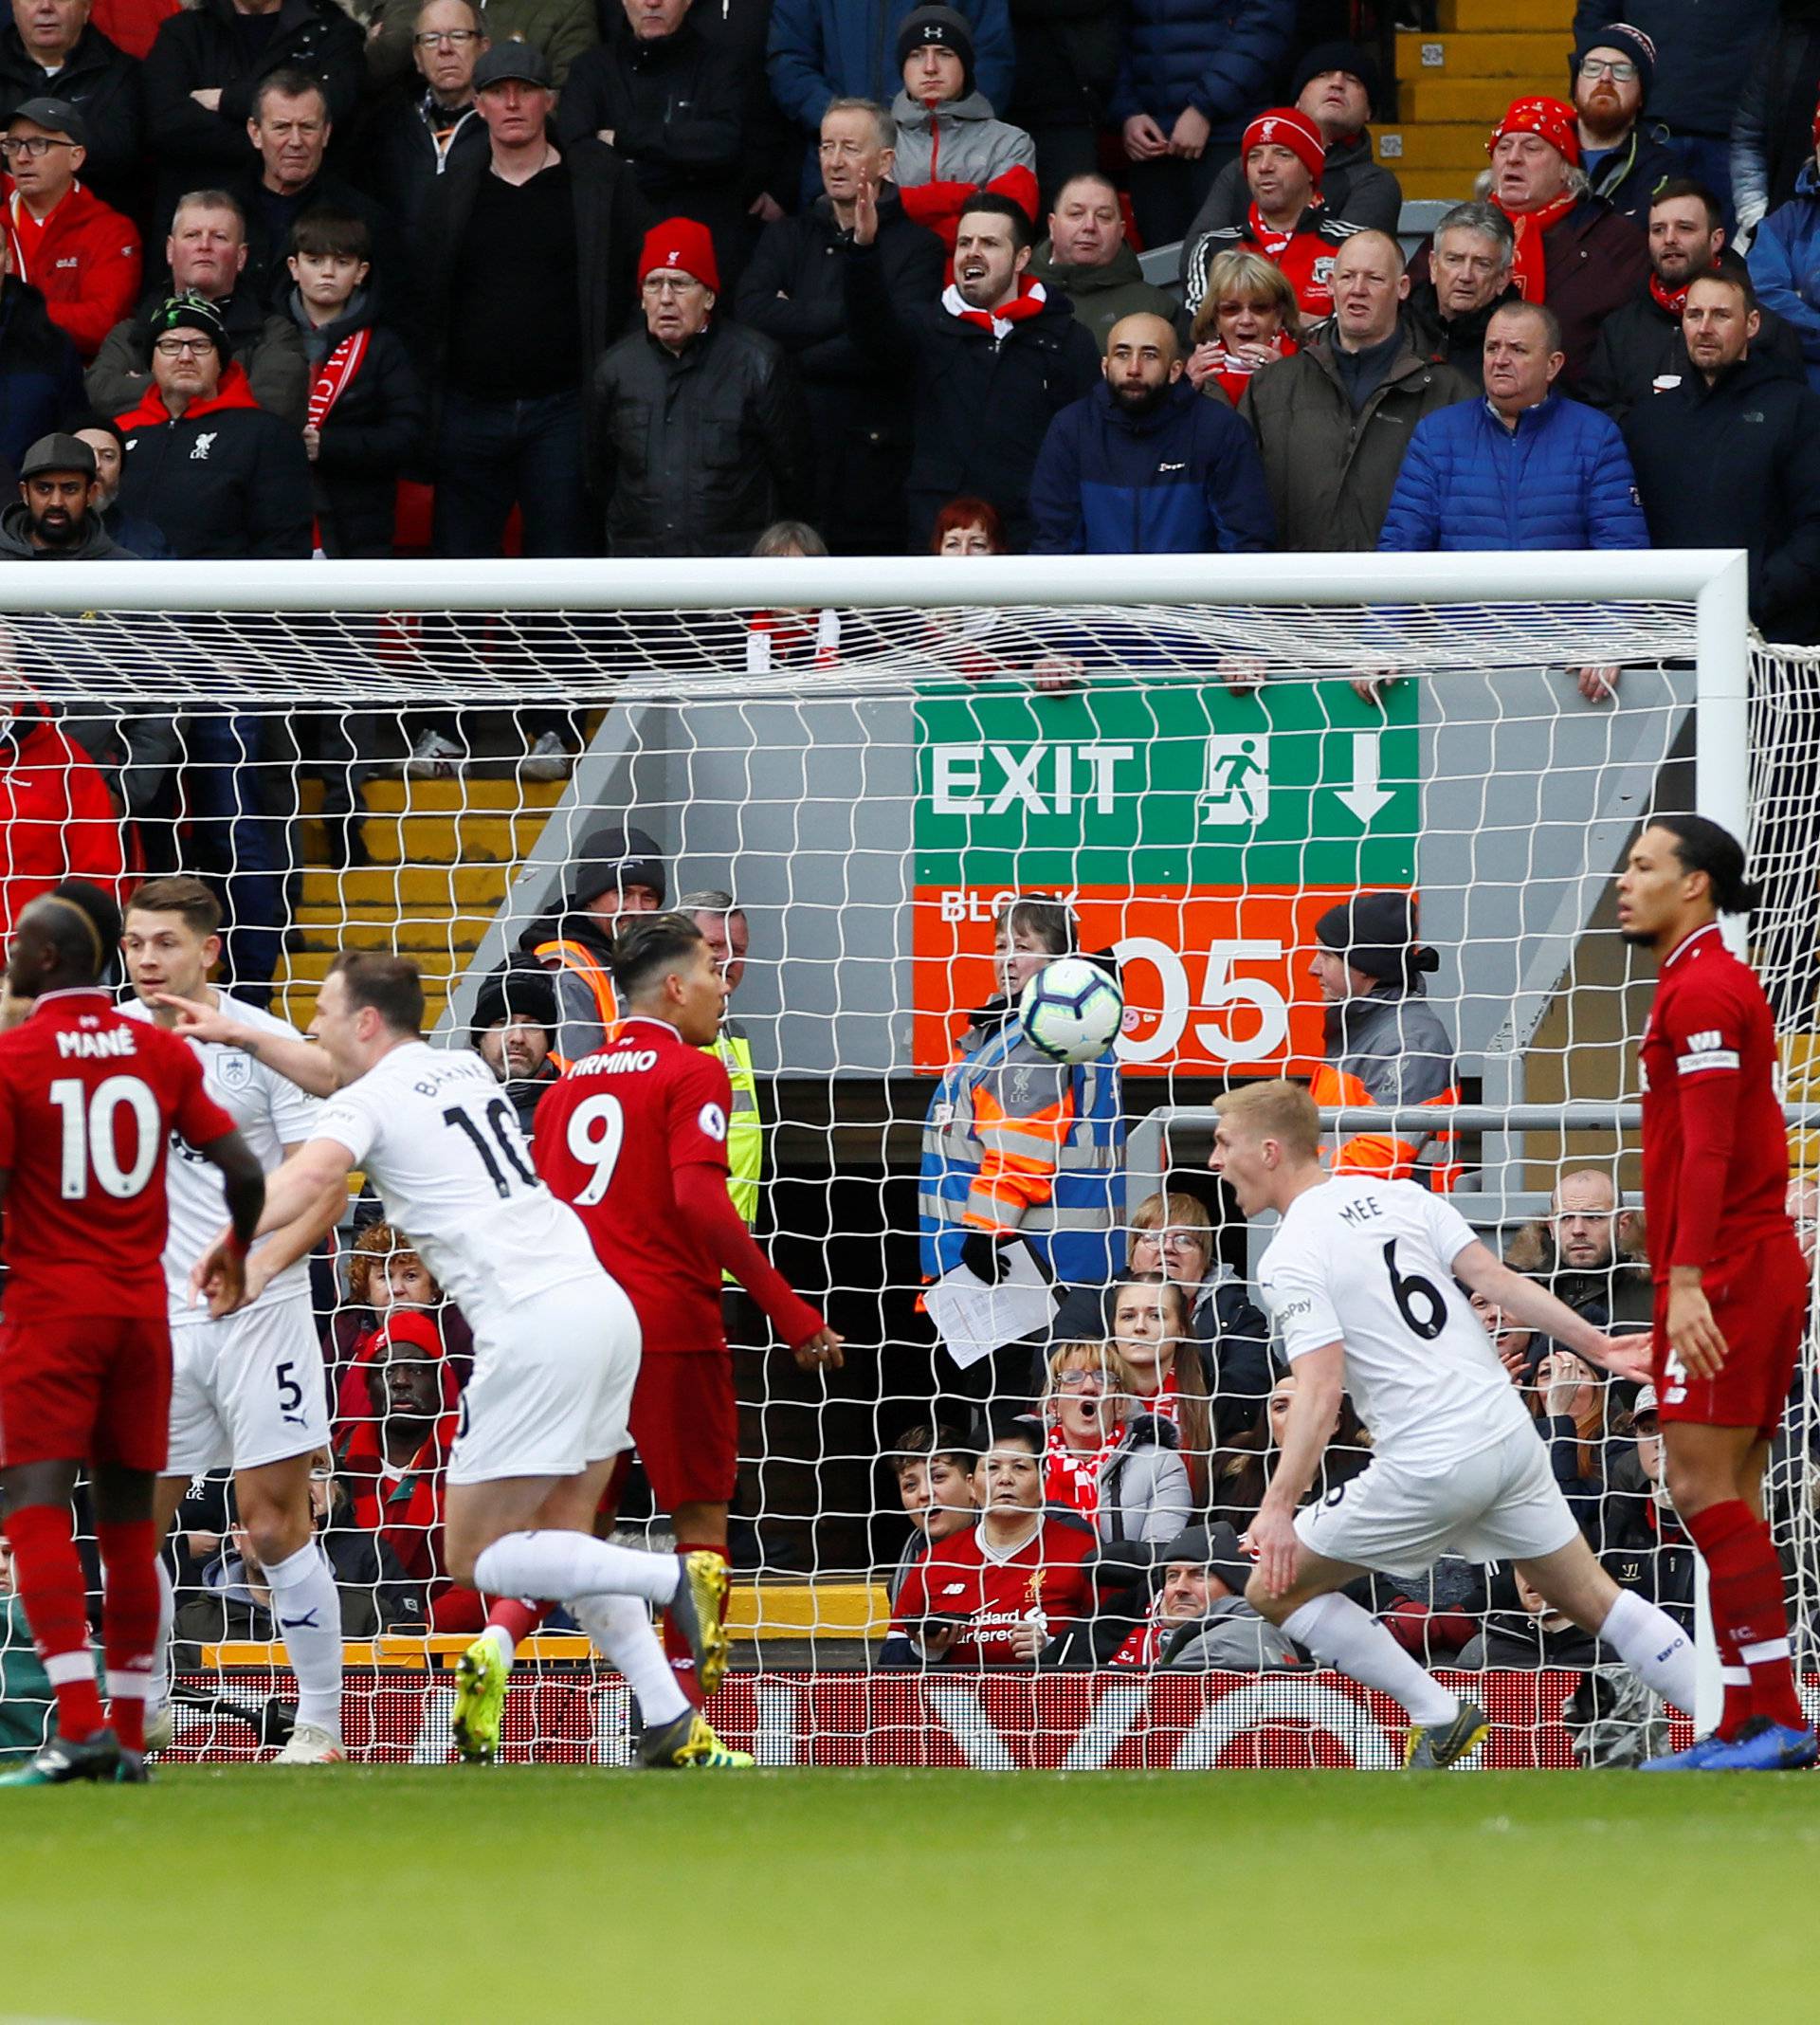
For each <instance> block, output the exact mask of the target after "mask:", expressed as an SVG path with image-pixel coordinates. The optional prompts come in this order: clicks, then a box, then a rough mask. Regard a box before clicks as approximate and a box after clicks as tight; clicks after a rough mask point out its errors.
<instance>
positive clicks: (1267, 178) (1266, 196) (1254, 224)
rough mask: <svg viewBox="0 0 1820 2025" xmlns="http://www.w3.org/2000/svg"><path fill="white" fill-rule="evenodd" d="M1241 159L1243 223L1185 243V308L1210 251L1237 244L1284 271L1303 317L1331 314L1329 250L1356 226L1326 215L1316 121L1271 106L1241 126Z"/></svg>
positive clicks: (1194, 300) (1196, 292) (1202, 283)
mask: <svg viewBox="0 0 1820 2025" xmlns="http://www.w3.org/2000/svg"><path fill="white" fill-rule="evenodd" d="M1240 159H1241V160H1242V161H1243V162H1244V164H1245V180H1246V183H1247V186H1248V188H1249V190H1250V192H1251V202H1250V207H1249V209H1248V210H1247V212H1246V220H1245V223H1244V224H1243V225H1242V226H1221V227H1216V228H1214V229H1213V230H1211V231H1208V232H1203V233H1202V234H1201V236H1200V238H1199V239H1198V240H1196V241H1195V242H1194V243H1193V244H1192V246H1190V247H1189V249H1188V259H1187V261H1186V263H1185V264H1184V266H1183V275H1184V279H1185V283H1186V287H1187V300H1188V306H1189V308H1190V309H1191V310H1193V309H1197V308H1199V306H1200V301H1201V297H1202V296H1203V295H1204V294H1205V293H1206V292H1207V270H1208V267H1209V265H1210V263H1211V261H1212V259H1213V257H1214V255H1215V254H1217V253H1222V252H1225V251H1226V250H1227V249H1228V247H1231V246H1239V247H1243V248H1244V249H1245V250H1246V251H1247V252H1250V253H1262V254H1263V255H1264V257H1265V260H1269V261H1274V262H1275V263H1276V265H1278V266H1279V267H1281V268H1282V269H1283V272H1284V274H1286V275H1287V276H1288V277H1289V282H1290V285H1291V286H1292V287H1293V288H1294V289H1295V291H1296V301H1298V302H1299V303H1300V304H1301V313H1302V316H1303V317H1304V318H1306V319H1309V320H1310V321H1319V319H1322V318H1325V317H1331V316H1332V315H1333V313H1334V289H1333V273H1334V256H1335V254H1336V253H1337V252H1338V250H1339V248H1340V246H1343V245H1344V244H1345V242H1346V240H1347V239H1348V238H1349V237H1350V236H1351V235H1352V233H1353V232H1354V231H1355V230H1356V227H1354V226H1352V225H1349V224H1348V223H1346V221H1345V220H1343V219H1339V218H1332V217H1330V216H1329V215H1328V213H1327V208H1326V206H1325V205H1324V204H1323V203H1322V201H1321V195H1320V183H1321V177H1322V176H1323V174H1324V173H1326V167H1327V144H1326V142H1325V140H1324V139H1323V137H1322V136H1321V131H1320V129H1319V127H1318V126H1317V125H1316V124H1315V122H1314V121H1313V120H1312V119H1309V117H1308V115H1307V114H1306V113H1303V112H1299V111H1298V110H1297V109H1296V108H1295V107H1294V106H1293V105H1279V106H1273V107H1272V108H1271V110H1270V111H1269V112H1267V113H1260V114H1259V115H1258V117H1257V118H1256V119H1254V120H1252V122H1251V124H1250V125H1249V126H1248V127H1247V128H1246V130H1245V140H1244V144H1243V146H1242V147H1241V149H1240Z"/></svg>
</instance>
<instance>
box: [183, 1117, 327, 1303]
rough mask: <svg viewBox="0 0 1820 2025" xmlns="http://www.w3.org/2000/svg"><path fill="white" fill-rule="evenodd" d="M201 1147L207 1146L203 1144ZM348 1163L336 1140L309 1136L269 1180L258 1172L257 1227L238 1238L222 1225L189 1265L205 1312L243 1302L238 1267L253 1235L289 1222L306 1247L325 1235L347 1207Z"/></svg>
mask: <svg viewBox="0 0 1820 2025" xmlns="http://www.w3.org/2000/svg"><path fill="white" fill-rule="evenodd" d="M201 1150H202V1151H204V1152H207V1151H208V1149H207V1148H206V1147H205V1148H203V1149H201ZM210 1158H212V1155H210ZM248 1158H251V1156H250V1155H249V1156H248ZM353 1165H354V1156H353V1155H352V1154H351V1153H350V1152H349V1151H348V1149H347V1148H346V1147H345V1146H344V1145H342V1144H341V1142H340V1140H332V1139H314V1140H309V1141H307V1142H306V1143H305V1144H304V1145H303V1146H301V1147H300V1148H299V1150H298V1151H297V1152H296V1153H295V1154H293V1155H292V1157H291V1158H289V1159H288V1160H286V1161H285V1162H284V1164H283V1166H282V1167H281V1168H279V1170H278V1171H277V1173H276V1174H274V1175H273V1176H272V1177H271V1178H270V1181H269V1183H268V1182H267V1180H266V1177H264V1175H261V1176H260V1186H261V1188H262V1189H263V1190H264V1201H265V1207H264V1213H263V1214H259V1213H255V1221H256V1226H257V1227H256V1228H255V1229H254V1230H252V1231H248V1232H247V1233H246V1240H245V1241H244V1242H243V1241H242V1240H241V1239H240V1238H239V1236H238V1233H237V1231H224V1232H223V1233H222V1234H221V1236H220V1237H218V1238H217V1239H216V1240H215V1242H214V1244H213V1245H211V1246H210V1247H209V1250H207V1251H206V1252H204V1254H203V1255H202V1257H201V1258H199V1259H198V1260H197V1261H196V1263H195V1265H194V1266H193V1267H192V1268H191V1273H190V1290H191V1293H192V1294H203V1295H206V1296H207V1297H208V1301H209V1314H210V1315H212V1316H214V1317H216V1318H217V1319H219V1318H220V1317H221V1316H223V1315H231V1314H232V1313H233V1312H234V1310H235V1309H236V1308H239V1307H244V1306H245V1305H246V1301H247V1299H248V1296H247V1292H246V1277H245V1273H244V1271H243V1269H242V1268H243V1265H244V1261H245V1256H246V1245H247V1244H248V1243H250V1242H251V1240H252V1239H253V1238H255V1237H265V1236H268V1235H269V1234H270V1233H271V1232H273V1231H287V1230H291V1228H292V1227H293V1226H295V1227H296V1229H295V1231H293V1235H294V1236H297V1237H300V1238H301V1239H302V1241H303V1250H306V1251H307V1250H309V1248H310V1246H312V1245H314V1244H316V1243H318V1242H319V1240H320V1239H321V1238H323V1237H326V1236H327V1235H328V1233H329V1232H330V1231H332V1230H333V1229H334V1228H335V1226H336V1224H337V1222H338V1221H339V1219H340V1215H341V1213H342V1211H343V1210H344V1209H345V1208H346V1207H347V1188H348V1171H349V1169H350V1168H352V1167H353ZM255 1171H256V1172H257V1163H255ZM236 1247H238V1250H236ZM299 1256H301V1253H300V1254H299ZM230 1268H231V1270H230Z"/></svg>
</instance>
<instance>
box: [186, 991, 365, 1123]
mask: <svg viewBox="0 0 1820 2025" xmlns="http://www.w3.org/2000/svg"><path fill="white" fill-rule="evenodd" d="M148 995H149V997H150V999H151V1002H152V1003H153V1004H154V1005H155V1006H169V1007H170V1008H171V1010H172V1011H173V1013H175V1014H176V1015H177V1023H176V1025H175V1027H174V1028H173V1030H172V1031H173V1032H174V1033H179V1034H182V1035H183V1036H184V1037H185V1038H186V1039H189V1040H195V1041H214V1042H217V1043H218V1044H219V1045H220V1046H222V1047H224V1048H238V1049H240V1051H241V1052H242V1054H249V1055H251V1056H252V1058H253V1060H254V1061H255V1062H263V1063H264V1065H265V1067H267V1068H275V1069H277V1071H278V1073H279V1074H280V1075H281V1076H282V1077H283V1078H284V1080H285V1081H286V1082H287V1083H295V1084H296V1085H297V1086H298V1088H299V1089H300V1090H307V1091H308V1092H309V1093H310V1095H311V1096H312V1097H333V1096H334V1095H335V1092H336V1089H337V1083H336V1080H335V1068H334V1065H333V1064H332V1063H331V1062H330V1060H329V1058H328V1056H327V1054H325V1053H324V1052H323V1050H322V1049H320V1048H319V1047H317V1046H316V1044H315V1043H314V1042H313V1041H306V1040H304V1039H303V1038H302V1036H301V1035H296V1036H287V1035H285V1034H282V1033H267V1032H266V1031H265V1030H264V1028H263V1027H248V1026H245V1025H243V1024H242V1023H241V1022H240V1021H239V1020H237V1019H232V1018H230V1017H229V1016H228V1014H227V1013H217V1012H216V1011H215V1009H214V1007H213V1006H206V1005H204V1004H203V1002H202V1001H201V999H199V998H179V997H177V996H176V995H175V994H173V993H171V992H153V993H150V994H148Z"/></svg>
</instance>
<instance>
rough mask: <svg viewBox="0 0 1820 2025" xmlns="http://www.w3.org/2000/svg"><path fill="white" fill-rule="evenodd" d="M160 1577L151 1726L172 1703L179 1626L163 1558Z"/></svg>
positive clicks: (149, 1696) (148, 1707)
mask: <svg viewBox="0 0 1820 2025" xmlns="http://www.w3.org/2000/svg"><path fill="white" fill-rule="evenodd" d="M154 1566H155V1568H156V1570H157V1577H158V1642H157V1644H156V1645H155V1646H154V1647H153V1648H152V1685H151V1687H150V1688H149V1689H148V1690H147V1693H146V1697H145V1720H146V1721H147V1722H148V1723H150V1722H151V1720H152V1718H153V1717H154V1716H155V1715H157V1714H158V1713H159V1712H160V1710H162V1708H163V1707H164V1705H165V1704H166V1703H167V1702H168V1701H169V1700H170V1699H171V1633H172V1631H173V1627H174V1626H175V1624H176V1617H177V1597H176V1592H175V1591H174V1590H173V1588H172V1586H171V1571H170V1569H169V1568H167V1567H166V1566H165V1565H164V1556H163V1555H162V1554H160V1555H159V1556H158V1558H157V1560H156V1561H155V1563H154Z"/></svg>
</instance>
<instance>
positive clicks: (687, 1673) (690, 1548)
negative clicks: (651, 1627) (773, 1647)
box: [664, 1540, 732, 1708]
mask: <svg viewBox="0 0 1820 2025" xmlns="http://www.w3.org/2000/svg"><path fill="white" fill-rule="evenodd" d="M676 1551H677V1552H678V1553H679V1554H712V1555H713V1556H714V1558H715V1559H716V1560H719V1561H726V1560H727V1550H726V1548H725V1547H722V1546H717V1545H716V1544H715V1543H714V1542H712V1541H707V1540H679V1541H678V1542H677V1543H676ZM727 1565H728V1566H729V1567H730V1566H731V1565H732V1563H731V1562H727ZM664 1658H665V1659H667V1660H668V1661H669V1663H670V1671H671V1672H672V1673H674V1674H675V1675H676V1685H677V1686H678V1687H679V1688H682V1690H683V1693H684V1694H685V1695H687V1696H688V1698H689V1700H690V1702H691V1703H692V1704H693V1706H695V1707H697V1708H700V1707H701V1682H700V1681H698V1680H697V1679H696V1677H695V1654H694V1653H693V1652H692V1651H690V1650H689V1641H688V1640H687V1639H686V1638H684V1637H683V1633H681V1632H679V1631H678V1630H677V1628H676V1626H675V1624H674V1623H672V1622H671V1619H670V1614H669V1612H668V1611H665V1612H664Z"/></svg>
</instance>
